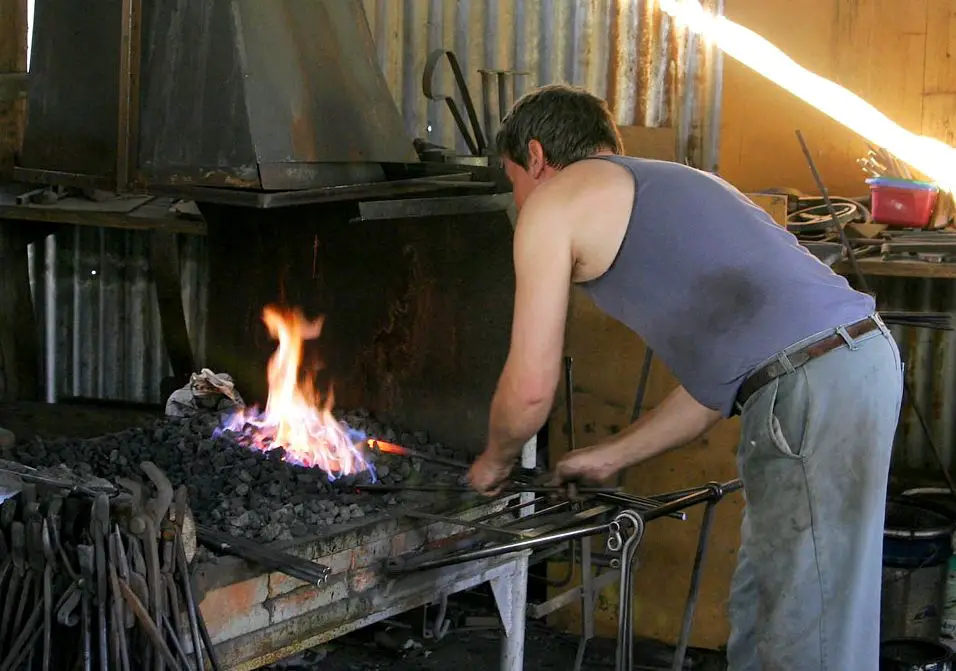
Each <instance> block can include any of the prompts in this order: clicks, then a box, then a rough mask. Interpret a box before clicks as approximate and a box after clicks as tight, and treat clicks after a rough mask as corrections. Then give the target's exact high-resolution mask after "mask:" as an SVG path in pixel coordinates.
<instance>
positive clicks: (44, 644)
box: [0, 462, 218, 671]
mask: <svg viewBox="0 0 956 671" xmlns="http://www.w3.org/2000/svg"><path fill="white" fill-rule="evenodd" d="M3 466H4V470H3V474H4V482H5V489H6V491H7V492H8V494H9V493H10V492H11V491H17V492H18V493H16V494H15V495H14V496H12V497H10V498H7V499H6V500H5V501H4V502H3V504H2V506H0V669H2V671H14V670H17V671H19V670H21V669H43V670H44V671H45V670H47V669H73V668H81V669H87V670H88V669H104V670H105V669H122V670H124V671H127V670H130V669H160V668H164V666H165V667H167V668H169V669H173V670H176V669H191V668H195V669H202V668H206V667H205V661H204V660H209V661H210V662H212V664H213V668H218V664H217V663H216V660H215V656H214V654H213V653H212V646H211V643H210V640H209V636H208V633H207V632H206V629H205V625H204V623H203V619H202V615H201V613H200V611H199V609H198V608H197V605H196V600H195V599H194V598H193V588H192V583H191V578H190V574H189V555H192V554H194V553H195V545H196V541H195V536H194V533H193V531H192V528H191V527H192V524H191V522H190V521H189V520H190V514H189V512H188V506H187V491H186V488H184V487H180V488H179V489H178V490H175V491H174V490H173V487H172V485H171V484H170V483H169V481H168V480H167V479H166V477H165V476H164V475H163V473H162V471H161V470H160V469H158V468H157V467H156V465H155V464H153V463H151V462H144V463H142V464H141V468H142V471H143V473H144V474H145V475H146V476H147V477H148V479H149V480H150V481H151V482H152V483H153V484H154V486H155V491H153V488H149V489H148V488H146V487H144V486H142V485H140V484H139V483H138V482H135V481H131V480H120V481H119V482H118V483H117V484H120V485H121V486H122V487H117V486H116V485H114V484H112V483H110V482H107V481H105V480H102V479H98V478H83V477H78V476H76V474H74V473H71V472H69V471H68V470H67V469H64V468H61V469H57V470H56V471H48V472H38V471H33V470H31V469H27V468H23V467H22V466H18V465H16V464H10V463H8V462H5V463H4V464H3Z"/></svg>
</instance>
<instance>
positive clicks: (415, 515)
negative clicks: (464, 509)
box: [403, 510, 531, 538]
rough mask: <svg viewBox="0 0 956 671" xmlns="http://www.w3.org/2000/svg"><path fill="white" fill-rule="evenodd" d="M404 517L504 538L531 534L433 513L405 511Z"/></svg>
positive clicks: (522, 536)
mask: <svg viewBox="0 0 956 671" xmlns="http://www.w3.org/2000/svg"><path fill="white" fill-rule="evenodd" d="M403 514H404V515H405V517H411V518H412V519H418V520H426V521H429V522H444V523H446V524H454V525H456V526H459V527H465V528H467V529H479V530H481V531H490V532H493V533H498V534H502V535H505V536H510V537H512V538H513V537H515V536H517V537H518V538H526V537H527V536H528V535H529V534H530V533H531V532H530V531H520V530H517V529H509V528H507V527H496V526H495V525H493V524H482V523H481V522H474V521H471V520H466V519H462V518H460V517H450V516H448V515H435V514H433V513H426V512H421V511H418V510H406V511H405V512H404V513H403Z"/></svg>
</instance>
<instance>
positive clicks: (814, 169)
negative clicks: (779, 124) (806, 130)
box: [796, 130, 870, 293]
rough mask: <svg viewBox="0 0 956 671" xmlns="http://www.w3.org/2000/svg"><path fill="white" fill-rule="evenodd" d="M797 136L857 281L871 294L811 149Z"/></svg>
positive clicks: (798, 133)
mask: <svg viewBox="0 0 956 671" xmlns="http://www.w3.org/2000/svg"><path fill="white" fill-rule="evenodd" d="M796 134H797V140H798V141H799V142H800V149H802V150H803V155H804V157H805V158H806V159H807V164H808V165H809V166H810V172H811V173H813V181H815V182H816V183H817V189H818V190H819V191H820V195H821V196H822V197H823V202H824V203H826V206H827V211H828V212H829V213H830V217H831V219H832V220H833V225H834V226H836V229H837V234H838V235H839V236H840V243H841V244H842V245H843V248H844V249H845V250H846V253H847V257H848V258H849V260H850V265H851V266H852V267H853V272H854V274H855V275H856V277H857V280H858V281H859V282H860V288H861V289H862V290H863V291H864V292H865V293H870V287H869V285H868V284H867V282H866V278H865V277H864V276H863V272H862V271H861V270H860V265H859V263H857V260H856V255H855V254H854V253H853V248H852V247H850V241H849V240H848V239H847V237H846V231H844V230H843V226H841V225H840V220H839V219H838V218H837V213H836V209H835V208H834V207H833V202H832V201H831V200H830V192H829V191H827V187H826V185H825V184H824V183H823V178H822V177H820V173H819V171H818V170H817V164H816V163H814V161H813V156H811V155H810V148H809V147H808V146H807V143H806V141H805V140H804V139H803V133H801V132H800V131H799V130H797V131H796Z"/></svg>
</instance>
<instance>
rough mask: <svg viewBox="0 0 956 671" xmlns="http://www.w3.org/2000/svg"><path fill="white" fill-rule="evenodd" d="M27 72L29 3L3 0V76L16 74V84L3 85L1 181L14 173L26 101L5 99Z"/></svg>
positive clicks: (0, 23)
mask: <svg viewBox="0 0 956 671" xmlns="http://www.w3.org/2000/svg"><path fill="white" fill-rule="evenodd" d="M26 70H27V0H0V73H4V75H10V74H11V73H12V74H14V77H13V78H12V79H8V78H7V77H4V79H8V81H13V82H14V83H13V84H9V83H0V177H4V176H9V175H10V174H12V171H13V162H14V157H15V156H16V153H17V152H18V151H19V150H20V144H21V142H22V140H23V129H24V124H25V123H26V100H25V98H24V97H23V96H22V95H19V94H18V95H16V96H6V95H2V94H3V93H4V92H5V91H6V90H7V87H8V86H10V87H13V88H19V87H20V86H21V83H20V82H18V81H16V80H17V79H18V78H19V76H20V75H21V73H24V72H26Z"/></svg>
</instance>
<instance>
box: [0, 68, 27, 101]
mask: <svg viewBox="0 0 956 671" xmlns="http://www.w3.org/2000/svg"><path fill="white" fill-rule="evenodd" d="M26 94H27V73H26V72H0V103H3V102H10V101H13V100H20V99H21V98H24V97H26Z"/></svg>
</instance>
